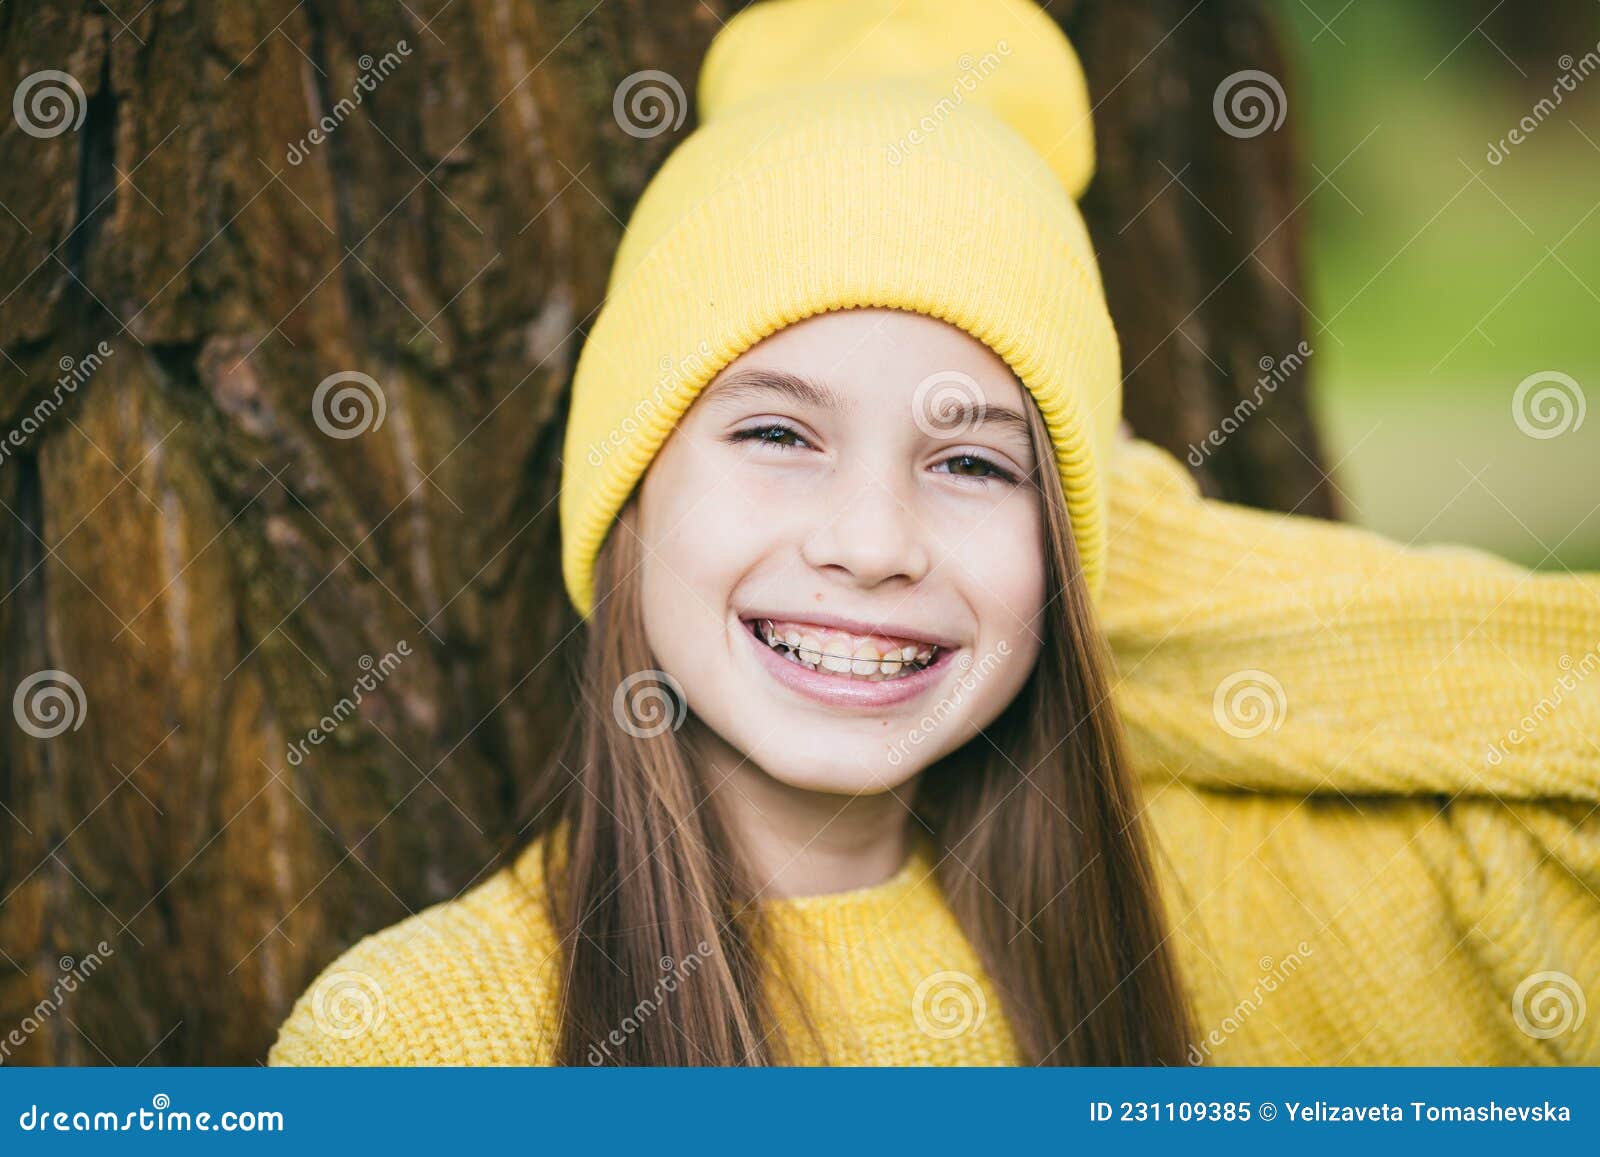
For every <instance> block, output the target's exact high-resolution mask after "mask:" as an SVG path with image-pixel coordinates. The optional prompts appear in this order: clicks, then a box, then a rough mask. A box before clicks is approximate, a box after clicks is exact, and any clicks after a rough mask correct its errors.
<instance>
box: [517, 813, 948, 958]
mask: <svg viewBox="0 0 1600 1157" xmlns="http://www.w3.org/2000/svg"><path fill="white" fill-rule="evenodd" d="M547 838H549V837H548V836H546V837H542V838H540V839H537V840H534V841H533V842H532V843H530V844H529V845H528V846H527V847H526V848H524V849H523V850H522V852H521V853H520V854H519V855H518V856H517V857H516V859H515V863H514V866H513V869H512V871H513V873H514V874H515V875H516V876H517V877H519V878H520V879H521V881H522V883H523V884H524V885H531V886H533V887H535V888H536V889H539V890H542V889H543V887H544V884H545V879H544V868H543V856H542V848H541V845H542V844H543V843H544V840H545V839H547ZM937 866H938V865H937V861H936V859H935V852H934V846H933V841H932V840H931V839H930V838H929V837H928V835H927V834H926V833H925V832H922V831H920V830H918V831H913V832H912V833H911V834H910V836H909V839H908V848H907V852H906V858H905V860H904V862H903V863H902V864H901V865H900V867H899V868H898V869H897V870H896V871H895V873H894V874H893V875H892V876H890V877H888V878H887V879H885V880H882V881H880V882H879V883H876V884H866V885H863V886H862V887H859V888H849V889H846V890H844V891H838V892H817V893H812V894H810V895H806V896H768V897H761V898H758V899H757V900H755V901H754V902H753V903H752V905H751V907H752V908H753V909H755V910H757V911H759V912H761V913H762V914H763V915H765V916H767V917H769V918H771V919H772V920H773V921H774V922H775V923H778V924H780V925H788V926H790V927H791V928H796V929H807V930H810V931H812V932H824V933H828V932H832V933H839V932H847V931H859V932H862V933H867V934H872V933H877V934H879V935H883V934H885V933H891V932H892V931H894V930H909V929H910V928H913V927H916V926H917V925H918V924H920V923H921V922H922V921H923V920H925V919H926V918H927V915H928V913H929V911H930V910H931V909H934V908H938V907H940V906H941V905H942V897H943V892H942V889H941V888H940V886H939V882H938V876H937Z"/></svg>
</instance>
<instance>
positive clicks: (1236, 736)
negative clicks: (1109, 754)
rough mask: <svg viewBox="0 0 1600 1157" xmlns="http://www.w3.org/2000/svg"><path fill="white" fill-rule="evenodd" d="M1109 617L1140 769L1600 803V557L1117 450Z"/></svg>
mask: <svg viewBox="0 0 1600 1157" xmlns="http://www.w3.org/2000/svg"><path fill="white" fill-rule="evenodd" d="M1112 490H1113V493H1112V502H1111V525H1112V537H1111V557H1110V568H1109V571H1108V581H1107V585H1106V592H1105V597H1104V599H1103V606H1102V607H1101V622H1102V624H1103V626H1104V628H1105V630H1106V634H1107V638H1108V640H1109V642H1110V644H1111V647H1112V652H1113V655H1114V658H1115V662H1116V667H1117V672H1118V675H1119V685H1118V688H1117V697H1118V703H1119V707H1120V708H1121V709H1122V712H1123V716H1124V719H1125V721H1126V722H1127V724H1128V729H1129V736H1130V742H1131V743H1132V744H1133V745H1134V747H1135V749H1136V751H1137V754H1138V756H1139V762H1140V765H1141V767H1143V768H1144V769H1146V770H1147V771H1148V772H1149V773H1150V774H1153V775H1157V776H1166V777H1175V778H1183V779H1185V780H1186V781H1189V782H1192V783H1197V784H1204V785H1206V786H1211V787H1223V788H1245V789H1252V790H1265V791H1291V792H1318V791H1332V792H1344V793H1360V792H1373V793H1406V794H1415V793H1438V794H1441V795H1444V796H1447V797H1455V796H1459V795H1466V796H1479V797H1485V798H1490V799H1499V800H1502V801H1515V800H1533V799H1556V798H1560V799H1570V800H1580V801H1587V802H1589V803H1590V804H1594V803H1600V574H1592V573H1583V574H1572V573H1541V572H1535V571H1531V570H1528V569H1526V568H1524V567H1521V566H1517V565H1515V564H1513V563H1511V562H1508V561H1506V560H1504V559H1500V558H1497V557H1495V556H1494V555H1492V554H1489V553H1487V552H1485V551H1481V550H1477V549H1474V548H1471V547H1467V546H1462V545H1456V544H1436V545H1426V546H1406V545H1403V544H1400V543H1397V542H1394V541H1392V540H1390V539H1388V538H1385V537H1384V536H1382V535H1379V534H1377V533H1375V532H1373V531H1370V530H1366V529H1363V528H1361V527H1356V526H1351V525H1348V524H1345V523H1334V522H1328V521H1325V520H1322V519H1316V518H1307V517H1300V516H1295V515H1285V514H1279V513H1274V512H1269V511H1262V510H1256V509H1253V508H1250V507H1244V506H1238V505H1235V504H1232V503H1228V502H1222V501H1218V500H1216V499H1210V498H1205V497H1203V496H1201V495H1200V493H1199V488H1198V486H1197V485H1196V483H1195V481H1194V480H1193V478H1192V477H1191V476H1190V474H1189V473H1188V471H1187V470H1186V469H1185V468H1184V466H1183V465H1182V464H1181V463H1180V462H1178V461H1177V459H1175V458H1173V457H1172V456H1171V455H1170V454H1168V453H1167V452H1166V451H1165V450H1162V449H1161V448H1159V447H1157V446H1154V445H1152V444H1151V443H1148V442H1144V441H1141V440H1138V439H1134V440H1128V441H1123V442H1121V443H1120V444H1119V447H1118V453H1117V457H1116V459H1115V461H1114V464H1113V482H1112Z"/></svg>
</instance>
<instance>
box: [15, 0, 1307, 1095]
mask: <svg viewBox="0 0 1600 1157" xmlns="http://www.w3.org/2000/svg"><path fill="white" fill-rule="evenodd" d="M738 6H739V5H738V4H736V3H729V2H724V0H707V2H706V3H683V4H681V5H678V4H674V5H663V4H659V3H656V4H649V3H645V2H643V0H610V2H609V3H606V4H601V5H598V6H593V5H591V4H590V3H586V2H581V0H578V2H568V0H542V2H540V3H536V4H529V3H517V2H513V0H454V2H453V3H450V2H434V3H424V2H420V0H414V2H413V3H410V4H395V3H393V2H392V0H382V2H378V0H306V2H304V3H293V2H292V0H279V2H278V3H274V4H261V5H218V4H204V3H199V2H198V0H164V2H162V3H159V4H152V5H146V6H143V7H142V8H141V7H139V6H137V5H135V4H114V5H111V6H89V5H81V4H50V3H38V2H35V3H28V2H26V0H22V2H18V3H13V4H10V5H7V6H6V7H5V8H4V9H3V10H0V60H3V61H4V63H5V76H6V77H7V78H9V79H10V80H11V82H12V84H13V85H14V86H17V87H21V86H24V85H27V84H28V83H29V81H30V80H31V79H32V78H34V77H35V76H36V74H38V73H40V72H41V71H43V70H59V71H60V72H64V73H67V74H70V76H71V77H72V78H73V80H74V81H75V82H76V83H77V85H78V86H79V87H80V88H81V90H82V100H81V102H78V104H77V105H76V108H74V107H73V105H72V102H73V101H76V99H77V98H76V94H74V93H72V92H71V91H70V87H67V88H62V89H61V91H63V92H64V93H65V94H66V99H67V101H68V106H69V107H68V114H67V115H68V116H69V119H72V118H75V116H76V111H79V110H81V112H82V120H81V123H77V124H76V127H71V126H68V127H67V128H66V129H65V131H61V132H58V133H53V134H52V133H51V132H49V131H48V129H49V126H48V125H44V127H43V128H41V127H40V123H39V122H33V121H30V123H33V128H34V131H27V130H26V129H25V127H24V124H23V120H24V119H26V118H24V117H23V115H22V114H15V115H13V116H11V117H10V118H8V119H7V120H6V121H5V122H4V127H3V129H0V158H3V160H4V165H3V167H0V205H3V206H4V213H3V214H0V254H3V265H0V268H3V271H4V274H3V284H0V292H3V293H4V294H5V297H4V300H3V305H0V351H3V352H4V358H5V362H4V364H0V431H4V432H11V431H21V433H20V434H19V436H18V438H17V439H16V440H14V441H5V440H4V439H5V438H6V436H7V435H6V433H4V432H0V450H3V451H4V457H3V458H0V503H3V506H4V511H5V512H4V514H3V515H0V558H3V560H4V563H3V565H4V571H5V576H4V577H5V591H6V594H5V597H4V599H3V601H0V663H3V666H4V686H3V690H4V691H5V693H6V694H7V695H8V696H13V695H17V694H18V693H19V692H21V693H23V694H22V697H21V698H19V699H17V700H15V701H14V703H13V715H14V720H13V721H8V729H7V736H6V741H5V743H4V744H3V746H0V804H3V807H4V813H3V814H0V833H3V837H0V838H3V847H0V1059H3V1060H7V1061H10V1062H13V1063H73V1064H77V1063H87V1064H97V1063H115V1064H130V1063H139V1062H145V1063H251V1062H253V1061H256V1060H258V1059H260V1058H261V1057H262V1056H263V1054H264V1053H265V1050H266V1048H267V1046H268V1045H269V1044H270V1042H271V1040H272V1037H273V1032H274V1030H275V1028H276V1025H277V1024H278V1023H279V1021H280V1020H281V1019H282V1017H283V1015H284V1014H285V1012H286V1011H287V1009H288V1007H289V1004H290V1003H291V1002H292V1001H293V999H294V998H295V996H296V995H297V994H298V993H299V992H300V991H301V990H302V989H303V988H304V986H305V985H306V984H307V983H308V982H309V981H310V980H311V978H312V977H313V976H314V975H315V974H316V972H317V971H318V970H319V969H320V968H322V967H323V966H324V965H326V964H327V963H328V962H329V961H331V960H332V959H333V957H334V956H335V955H336V954H337V953H338V951H339V950H340V949H342V948H344V947H345V946H347V945H349V944H350V943H352V942H353V941H354V940H356V939H357V938H359V937H360V936H362V935H363V934H365V933H368V932H371V931H373V930H375V929H377V928H379V927H382V926H384V925H387V924H389V923H392V922H393V921H395V920H397V919H400V918H402V917H404V916H406V915H407V914H409V913H411V912H414V911H417V910H419V909H420V908H422V907H424V906H426V905H428V904H431V903H434V902H437V901H441V900H445V899H448V898H451V897H453V896H455V895H457V894H458V893H459V892H460V891H461V890H462V889H464V888H466V887H468V886H470V885H472V884H473V883H475V882H477V881H478V880H480V879H482V878H483V876H484V874H485V873H486V872H487V871H489V870H490V869H491V868H492V867H493V866H494V865H495V864H496V863H498V862H500V860H499V858H500V857H504V856H505V855H506V854H508V853H509V852H510V851H512V850H514V849H515V847H516V846H517V845H518V844H519V842H520V836H519V833H518V831H517V830H516V827H515V823H514V821H513V820H512V818H511V817H513V816H514V815H515V814H516V813H517V808H518V804H519V802H520V801H521V800H522V799H523V798H524V795H525V789H526V787H527V784H528V783H529V781H530V778H531V776H533V775H534V774H535V773H536V772H537V771H538V770H539V769H540V768H541V767H542V766H543V764H544V762H545V760H546V759H547V758H548V756H549V752H550V751H551V749H552V748H553V746H554V742H555V740H556V738H557V737H558V736H559V735H560V732H561V728H562V727H563V726H564V724H565V722H566V720H567V718H568V716H569V714H570V711H571V704H570V699H569V696H570V692H569V690H568V685H567V681H566V677H567V665H568V663H569V662H570V655H571V647H572V645H573V642H574V640H575V638H576V624H577V620H576V618H575V616H574V615H573V613H572V611H571V610H570V608H569V607H568V606H567V603H566V599H565V595H564V592H563V589H562V584H561V576H560V567H559V562H558V559H559V553H558V542H559V527H558V523H557V517H556V495H557V488H558V482H559V459H558V453H559V450H560V446H561V433H562V415H563V405H564V401H565V395H564V391H565V388H566V384H567V381H568V378H569V375H570V373H571V370H572V368H573V365H574V363H575V360H576V355H577V351H578V348H579V346H580V343H581V341H582V337H583V333H584V330H585V328H586V326H587V325H588V323H589V322H590V321H591V319H592V317H593V315H594V312H595V311H596V309H597V308H598V306H599V304H600V302H601V300H602V296H603V293H604V289H605V280H606V274H607V271H608V269H609V263H610V259H611V255H612V253H613V252H614V251H615V247H616V244H617V242H618V240H619V238H620V236H621V233H622V228H623V222H624V221H625V220H626V217H627V213H628V210H629V209H630V208H631V206H632V204H633V201H634V199H635V198H636V197H637V196H638V194H639V192H640V191H641V190H642V188H643V186H644V183H645V182H646V180H647V179H648V177H649V175H650V174H651V173H652V172H653V171H654V169H655V167H656V166H657V165H658V164H659V163H660V161H661V159H662V158H663V157H664V156H665V154H666V153H667V152H668V151H669V150H670V149H671V147H672V146H673V145H674V144H675V143H676V142H677V141H678V140H680V139H681V138H682V137H683V136H684V135H685V134H687V133H688V132H689V131H690V129H691V128H692V125H693V121H692V117H691V118H688V119H686V120H685V122H684V124H683V125H682V127H681V128H678V129H675V130H669V131H665V132H662V133H660V134H658V135H655V136H651V137H648V138H646V139H640V138H637V137H635V136H633V135H630V134H628V133H625V132H624V131H622V129H621V128H620V127H619V125H618V123H617V121H616V119H615V118H614V117H613V115H612V111H611V110H612V99H613V94H614V92H615V91H616V89H617V87H618V85H619V84H620V83H621V82H622V80H623V79H624V78H626V77H629V76H630V75H631V74H633V73H635V72H639V71H641V70H645V69H658V70H661V71H664V72H666V73H668V74H670V75H671V76H673V77H676V78H678V80H679V82H680V83H681V85H682V87H683V89H684V91H685V92H686V93H688V94H690V95H691V96H692V93H693V79H694V77H695V75H696V70H697V68H698V65H699V61H700V58H701V56H702V55H703V53H704V51H705V47H706V45H707V44H708V43H709V41H710V39H711V37H712V36H713V35H714V34H715V32H716V31H717V28H718V26H719V19H726V18H727V16H728V15H729V14H730V13H731V12H732V10H734V9H735V8H737V7H738ZM1186 8H1187V6H1186V5H1180V4H1177V3H1166V2H1163V0H1139V2H1136V3H1130V2H1126V0H1122V2H1116V3H1113V2H1112V0H1081V2H1077V3H1070V4H1068V3H1064V2H1063V3H1057V4H1056V5H1055V6H1054V9H1053V10H1054V12H1055V13H1056V15H1057V17H1058V18H1059V19H1061V20H1062V21H1063V24H1064V26H1065V27H1066V29H1067V31H1068V33H1069V35H1071V36H1072V38H1073V39H1074V42H1075V43H1076V44H1077V45H1078V47H1079V48H1080V51H1081V52H1082V54H1083V56H1084V60H1085V64H1086V66H1087V69H1088V72H1089V76H1090V79H1091V85H1092V87H1093V89H1094V96H1095V100H1096V102H1097V107H1096V111H1095V118H1096V121H1097V136H1098V139H1099V142H1100V156H1101V171H1100V176H1099V177H1098V178H1097V180H1096V182H1095V184H1094V186H1093V189H1092V191H1091V193H1090V195H1089V197H1088V199H1087V201H1086V202H1085V209H1086V212H1087V214H1088V216H1089V219H1090V222H1091V226H1092V229H1093V232H1094V236H1095V240H1096V244H1097V246H1098V247H1099V248H1100V251H1101V258H1102V262H1103V264H1104V268H1105V273H1106V280H1107V284H1108V288H1109V292H1110V296H1111V301H1112V308H1113V314H1114V316H1115V318H1116V320H1117V323H1118V326H1119V329H1120V332H1121V334H1122V338H1123V345H1124V357H1125V362H1126V367H1127V370H1128V372H1129V376H1128V380H1127V412H1128V414H1129V416H1130V419H1131V421H1132V424H1133V426H1134V427H1135V429H1136V430H1137V431H1138V432H1139V433H1140V434H1142V435H1144V436H1146V437H1150V438H1151V439H1153V440H1155V441H1158V442H1160V443H1162V444H1163V445H1166V446H1168V447H1169V448H1170V449H1173V450H1174V451H1175V452H1177V453H1180V454H1181V453H1184V452H1185V450H1186V447H1187V444H1188V443H1189V442H1191V441H1194V440H1196V439H1197V438H1199V437H1201V436H1203V435H1204V434H1205V432H1206V431H1207V430H1209V429H1211V428H1212V427H1214V426H1216V425H1217V424H1218V422H1220V420H1221V419H1222V417H1223V416H1224V415H1225V414H1227V413H1228V412H1229V411H1230V410H1231V409H1232V407H1233V404H1234V402H1235V401H1237V400H1238V398H1239V397H1241V396H1243V394H1244V393H1245V392H1246V391H1247V390H1248V388H1249V386H1250V384H1251V383H1253V382H1254V381H1255V379H1256V377H1257V376H1258V372H1257V370H1256V365H1257V362H1258V361H1259V359H1260V358H1262V357H1266V356H1274V357H1282V356H1283V355H1284V354H1286V353H1288V352H1289V351H1291V350H1293V349H1294V346H1295V343H1296V341H1298V340H1299V339H1300V337H1301V336H1303V333H1304V330H1303V325H1304V323H1303V319H1302V315H1301V310H1300V308H1299V305H1298V304H1297V302H1296V300H1295V295H1296V294H1297V293H1299V292H1300V289H1299V287H1300V284H1301V275H1300V274H1301V271H1300V258H1299V252H1298V242H1297V238H1298V230H1297V228H1296V222H1295V219H1294V217H1293V213H1292V210H1293V208H1294V207H1295V203H1296V199H1297V198H1296V195H1295V192H1294V188H1295V182H1294V176H1293V172H1292V162H1293V157H1292V153H1291V150H1290V147H1289V137H1288V126H1286V127H1285V129H1284V130H1282V131H1280V132H1279V133H1276V134H1269V135H1266V136H1262V137H1257V138H1254V139H1251V140H1237V139H1235V138H1233V137H1230V136H1228V135H1226V134H1224V133H1221V132H1219V131H1217V129H1216V125H1215V122H1214V121H1213V120H1212V117H1211V102H1212V92H1213V89H1214V88H1215V86H1216V84H1217V82H1218V81H1219V80H1220V79H1221V78H1222V77H1224V76H1226V75H1228V74H1229V73H1231V72H1234V71H1237V70H1239V69H1242V68H1249V67H1271V66H1270V65H1267V66H1263V65H1262V63H1261V62H1262V61H1263V60H1266V61H1272V62H1274V63H1279V62H1280V58H1279V57H1278V55H1277V54H1276V48H1275V43H1276V42H1275V40H1274V37H1273V34H1272V31H1271V29H1270V27H1269V26H1268V25H1267V23H1266V22H1265V19H1264V17H1263V15H1262V12H1261V5H1260V4H1259V3H1254V2H1246V0H1229V2H1222V0H1219V2H1217V3H1210V4H1207V5H1205V6H1203V7H1202V8H1201V9H1199V10H1197V11H1195V12H1194V13H1192V14H1189V15H1186ZM1173 27H1176V28H1177V31H1176V32H1174V33H1171V34H1170V35H1167V32H1168V30H1169V29H1171V28H1173ZM401 45H404V51H402V50H401V47H400V46H401ZM1146 54H1148V55H1146ZM386 62H387V63H386ZM375 73H380V74H381V75H380V76H378V78H377V79H376V81H375V82H374V81H373V76H374V74H375ZM363 78H365V79H363ZM13 91H14V92H15V91H16V88H14V89H13ZM358 93H359V97H358V96H357V94H358ZM30 117H31V114H30ZM319 122H320V123H322V124H323V125H324V126H326V125H329V124H331V127H325V129H324V131H323V132H322V134H321V135H322V139H321V140H320V141H319V140H316V139H314V138H313V137H312V136H311V130H312V129H313V127H314V126H316V125H318V124H319ZM1291 125H1292V118H1291ZM1208 126H1209V127H1208ZM297 149H298V155H297V153H296V150H297ZM1173 174H1176V175H1177V177H1175V178H1174V179H1173V180H1170V181H1169V177H1171V176H1172V175H1173ZM1178 178H1181V181H1180V180H1178ZM1180 185H1181V186H1187V187H1186V188H1185V187H1180ZM1141 206H1142V207H1143V209H1142V211H1141ZM100 343H104V345H101V344H100ZM100 351H107V352H103V353H102V352H100ZM356 374H360V375H366V378H367V379H368V380H369V381H370V383H372V384H371V385H370V386H369V385H368V384H367V381H363V380H362V379H361V378H357V377H349V376H347V377H346V378H345V379H344V380H335V381H333V382H332V383H331V384H330V385H329V387H328V388H329V389H330V390H339V389H341V388H343V389H347V390H352V391H355V393H353V394H351V395H349V397H348V398H347V399H346V400H345V402H343V403H338V404H334V403H332V402H331V401H330V399H331V398H332V395H330V394H328V393H327V391H324V393H323V395H322V396H320V397H319V395H318V388H319V386H321V385H322V384H323V383H327V382H329V379H330V378H334V377H336V376H337V375H356ZM69 383H70V384H69ZM1305 387H1306V376H1305V372H1304V371H1302V372H1301V373H1300V374H1298V375H1296V376H1295V377H1294V378H1292V379H1291V380H1290V381H1288V382H1286V383H1285V384H1284V386H1283V387H1282V388H1281V389H1279V390H1277V391H1276V393H1275V394H1274V395H1273V396H1272V397H1271V399H1270V402H1269V403H1268V404H1267V406H1266V407H1264V409H1263V414H1262V415H1259V416H1258V417H1257V418H1256V419H1255V420H1253V421H1251V422H1249V423H1247V424H1246V426H1245V428H1244V429H1243V431H1242V432H1241V433H1239V434H1238V435H1236V436H1234V437H1233V438H1232V439H1231V440H1229V441H1228V442H1227V444H1226V447H1225V449H1224V450H1222V451H1218V452H1217V454H1216V455H1215V456H1213V457H1211V458H1209V459H1208V460H1207V461H1206V463H1205V465H1204V467H1203V468H1202V469H1201V470H1200V471H1199V473H1200V474H1201V475H1202V477H1203V478H1204V480H1205V485H1206V486H1207V488H1208V489H1209V490H1211V491H1212V492H1215V493H1221V494H1224V495H1228V496H1231V497H1235V498H1238V499H1239V500H1242V501H1249V502H1255V503H1259V504H1262V505H1276V506H1279V507H1283V508H1291V507H1296V506H1298V507H1299V508H1300V509H1301V511H1302V512H1305V511H1307V510H1311V511H1315V512H1318V513H1328V512H1329V511H1330V510H1331V504H1330V500H1329V495H1328V494H1327V492H1326V488H1325V487H1324V486H1323V485H1322V484H1320V482H1319V475H1320V467H1319V465H1318V463H1319V461H1320V458H1321V455H1320V453H1319V452H1318V451H1317V449H1316V441H1315V438H1314V437H1313V431H1312V429H1311V424H1310V419H1309V416H1308V414H1307V412H1306V407H1305V404H1304V403H1305ZM351 398H364V400H365V402H366V404H367V406H368V407H369V408H368V410H366V411H363V410H361V409H360V407H358V406H354V405H351V404H349V402H350V399H351ZM380 406H381V411H380V410H379V409H378V407H380ZM1262 418H1270V419H1271V421H1270V422H1268V421H1263V420H1262ZM330 431H331V432H330ZM354 431H361V432H359V433H358V434H356V436H344V435H349V434H351V433H352V432H354ZM52 691H54V692H56V693H58V696H57V697H56V698H54V699H51V698H50V693H51V692H52ZM52 709H54V712H55V713H54V714H52ZM13 724H14V725H13ZM313 737H315V738H313ZM91 961H92V962H93V967H92V969H91V968H90V962H91ZM91 973H92V974H91ZM13 1026H17V1029H18V1033H17V1035H18V1036H19V1037H20V1038H21V1043H20V1044H17V1043H15V1041H14V1040H12V1041H10V1042H7V1041H6V1040H5V1038H4V1034H5V1033H6V1032H8V1031H9V1030H11V1029H12V1027H13Z"/></svg>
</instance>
